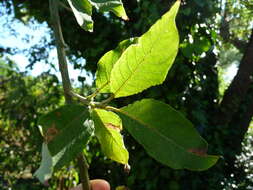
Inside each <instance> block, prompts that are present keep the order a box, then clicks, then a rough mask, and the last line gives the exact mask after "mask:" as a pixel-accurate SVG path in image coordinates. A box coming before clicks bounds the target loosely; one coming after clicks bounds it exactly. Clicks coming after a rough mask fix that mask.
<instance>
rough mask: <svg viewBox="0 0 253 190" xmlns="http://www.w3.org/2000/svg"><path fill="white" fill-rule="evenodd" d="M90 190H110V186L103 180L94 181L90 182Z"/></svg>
mask: <svg viewBox="0 0 253 190" xmlns="http://www.w3.org/2000/svg"><path fill="white" fill-rule="evenodd" d="M90 184H91V189H92V190H110V184H109V183H108V182H107V181H105V180H103V179H94V180H91V181H90Z"/></svg>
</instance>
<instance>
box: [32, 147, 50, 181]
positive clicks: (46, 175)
mask: <svg viewBox="0 0 253 190" xmlns="http://www.w3.org/2000/svg"><path fill="white" fill-rule="evenodd" d="M41 154H42V161H41V165H40V167H39V169H38V170H37V171H36V172H35V173H34V176H36V177H37V178H38V179H39V180H40V182H41V183H44V182H45V181H47V180H49V179H50V178H51V177H52V173H53V159H52V157H51V155H50V152H49V150H48V147H47V145H46V144H45V143H43V144H42V151H41Z"/></svg>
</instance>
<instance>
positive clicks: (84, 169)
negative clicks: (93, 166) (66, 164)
mask: <svg viewBox="0 0 253 190" xmlns="http://www.w3.org/2000/svg"><path fill="white" fill-rule="evenodd" d="M77 162H78V168H79V173H80V178H81V182H82V189H83V190H89V189H90V180H89V174H88V168H89V165H88V163H87V160H86V159H85V157H84V155H83V154H80V155H79V156H78V158H77Z"/></svg>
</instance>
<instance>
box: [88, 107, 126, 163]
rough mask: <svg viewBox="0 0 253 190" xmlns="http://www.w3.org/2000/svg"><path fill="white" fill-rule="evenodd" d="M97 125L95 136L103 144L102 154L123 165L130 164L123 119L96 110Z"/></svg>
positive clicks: (94, 117)
mask: <svg viewBox="0 0 253 190" xmlns="http://www.w3.org/2000/svg"><path fill="white" fill-rule="evenodd" d="M92 117H93V120H94V124H95V135H96V136H97V138H98V140H99V143H100V144H101V149H102V152H103V153H104V154H105V155H106V156H107V157H108V158H110V159H112V160H114V161H116V162H119V163H122V164H127V163H128V151H127V149H126V148H125V146H124V141H123V137H122V136H121V134H120V130H121V129H122V123H121V119H120V118H119V116H118V115H116V114H115V113H113V112H109V111H105V110H102V109H95V110H94V111H93V112H92Z"/></svg>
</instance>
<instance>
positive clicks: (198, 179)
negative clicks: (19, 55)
mask: <svg viewBox="0 0 253 190" xmlns="http://www.w3.org/2000/svg"><path fill="white" fill-rule="evenodd" d="M0 2H1V9H3V10H5V11H3V13H4V14H6V15H8V17H9V18H10V21H9V22H11V20H15V19H18V20H20V21H22V22H24V23H25V24H29V23H30V22H32V21H36V22H39V23H45V22H46V23H47V24H48V26H49V27H51V23H50V21H49V9H48V2H47V1H43V0H36V1H26V0H21V1H20V0H1V1H0ZM123 3H124V6H125V8H126V12H127V14H128V17H129V18H130V20H129V21H122V20H120V19H118V18H116V16H114V15H113V14H111V13H109V14H105V15H102V14H100V13H97V12H96V10H94V12H93V19H94V20H96V22H95V23H94V33H88V32H85V31H83V30H82V29H81V28H80V27H78V25H77V24H76V21H75V18H74V17H73V15H72V13H71V12H69V11H68V10H67V9H65V8H64V6H65V4H66V2H65V1H64V0H63V1H62V4H63V5H64V6H62V7H61V12H60V16H61V20H62V28H63V35H64V38H65V41H66V44H67V45H68V47H69V48H68V52H67V53H68V57H69V60H70V62H71V64H73V65H74V67H75V68H76V69H85V70H86V71H88V72H90V73H92V74H93V75H94V74H95V73H94V72H95V70H96V67H97V64H96V63H97V62H98V60H99V58H100V57H101V56H102V55H103V54H104V53H105V52H107V51H109V50H111V49H114V48H115V47H116V45H117V44H118V42H120V41H122V40H124V39H127V38H130V37H135V36H140V35H141V34H142V33H143V32H145V31H146V30H147V29H148V28H149V27H150V26H151V25H152V24H153V23H154V22H155V21H156V20H157V19H158V18H159V17H160V16H161V15H162V14H163V13H165V12H166V11H167V10H168V9H169V7H170V5H171V4H172V3H173V1H164V0H158V1H156V2H154V1H151V0H145V1H142V0H140V1H136V0H128V1H123ZM66 5H67V4H66ZM250 18H252V2H251V1H250V0H249V1H247V0H244V1H234V0H227V1H218V0H216V1H212V2H210V1H200V0H193V1H186V2H184V3H183V5H182V7H181V10H180V11H179V15H178V17H177V26H178V29H179V32H180V50H179V53H178V56H177V58H176V61H175V64H174V65H173V67H172V69H171V70H170V72H169V74H168V76H167V79H166V81H165V82H164V83H163V84H162V85H159V86H156V87H152V88H151V89H148V90H146V91H144V92H142V93H141V94H139V95H134V96H131V97H127V98H119V99H117V100H115V101H114V102H113V104H115V105H117V106H125V105H127V104H129V103H132V102H133V100H134V99H141V98H145V97H146V98H155V99H157V100H161V101H164V102H165V103H169V104H170V105H172V106H173V107H174V108H176V109H178V110H180V111H181V112H182V113H183V114H184V115H185V116H187V118H189V119H190V120H191V121H192V122H193V123H194V124H195V126H196V127H197V129H198V131H199V132H200V134H201V135H202V136H203V137H204V138H205V139H206V140H207V141H208V143H209V150H210V154H220V155H222V159H220V161H219V162H218V164H217V165H216V166H215V167H213V168H211V169H210V170H208V171H205V172H201V173H198V172H190V171H186V170H172V169H170V168H168V167H165V166H163V165H161V164H159V163H157V162H156V161H154V160H153V159H152V158H150V157H149V156H148V155H147V154H146V153H145V152H144V150H143V149H142V148H141V147H140V146H139V145H138V144H137V143H136V141H135V140H134V139H132V138H131V137H130V136H129V135H128V134H127V133H126V132H125V133H124V138H125V140H126V146H127V149H128V151H129V154H130V165H131V167H132V169H131V172H130V174H129V175H127V174H125V173H124V172H123V168H122V167H121V166H120V165H117V164H115V163H112V162H111V161H109V160H107V159H106V158H105V157H104V155H102V154H101V153H100V152H99V149H100V147H99V144H98V143H97V142H96V140H93V141H92V142H91V143H90V145H89V147H87V152H86V154H87V156H88V160H89V162H90V175H91V178H104V179H107V180H109V181H110V183H111V184H112V187H113V188H114V187H115V186H117V185H120V184H124V185H127V186H129V187H130V189H145V190H154V189H157V187H163V188H162V189H171V190H177V189H193V190H195V189H206V187H208V189H250V188H252V180H251V179H250V176H251V175H252V173H251V172H252V168H251V164H250V158H251V156H252V151H251V144H252V142H251V139H252V138H251V133H249V134H247V135H246V136H245V139H244V135H245V133H246V131H247V129H248V126H249V122H250V120H251V117H252V113H253V111H252V108H251V107H252V106H250V105H252V100H253V98H252V95H253V91H252V82H250V85H249V86H250V87H249V88H248V89H247V90H246V92H247V95H244V94H239V95H238V94H237V97H238V99H239V100H240V101H239V100H238V101H239V103H238V104H234V102H233V101H234V100H233V101H230V102H229V101H228V102H227V103H226V102H225V101H224V99H226V100H227V99H229V98H227V97H232V95H233V93H232V94H229V93H226V92H230V91H229V89H231V88H228V90H227V91H226V90H225V89H223V92H224V93H225V95H224V96H223V93H220V86H221V85H222V84H223V83H222V82H224V81H222V80H221V79H222V78H221V77H220V75H219V74H220V71H222V70H224V69H226V67H229V65H231V64H232V63H234V64H237V65H238V64H239V63H241V65H242V63H243V61H242V60H241V58H240V57H243V56H245V55H246V54H247V49H246V48H247V47H250V44H252V43H250V42H251V41H252V37H251V41H250V35H251V30H252V21H251V19H250ZM2 27H6V29H9V30H11V31H12V32H13V34H15V32H18V31H16V30H15V29H13V28H12V26H11V25H10V23H9V24H7V25H5V26H2ZM101 29H102V30H101ZM49 33H50V35H52V33H51V32H49ZM27 38H28V39H29V36H27ZM53 44H54V38H53V37H50V38H45V39H44V40H42V41H40V42H39V43H38V44H36V45H34V46H33V47H32V48H30V49H29V50H26V52H29V53H27V56H29V60H30V67H31V68H32V66H33V65H34V64H38V61H41V60H45V62H48V57H49V54H48V52H49V51H50V49H52V48H53V47H54V45H53ZM251 46H252V45H251ZM17 51H19V50H17V49H13V48H11V47H6V46H2V47H1V46H0V52H1V53H0V54H1V57H2V61H1V64H0V68H1V70H0V113H1V114H0V133H1V140H0V160H1V161H2V162H1V166H0V188H1V189H7V188H8V187H11V188H12V189H31V188H33V189H43V188H44V189H50V188H47V187H44V186H42V185H41V184H39V183H38V181H37V180H36V179H34V178H33V177H32V174H33V173H34V171H35V170H36V169H37V168H38V164H39V160H40V155H39V154H40V153H39V152H38V151H37V150H38V148H39V149H40V147H39V146H40V145H41V141H42V137H41V136H40V134H39V131H38V128H37V122H38V121H37V119H38V117H39V116H40V115H41V114H43V113H46V112H48V111H50V110H52V109H53V108H56V107H58V106H59V105H62V104H63V97H62V94H63V93H62V89H61V84H60V82H59V81H58V79H57V77H56V76H55V75H54V74H50V73H49V72H45V73H42V74H41V75H39V76H38V77H32V76H29V75H28V74H27V73H25V72H20V71H19V70H18V68H17V66H16V65H15V63H13V62H12V61H11V60H9V59H7V58H6V56H5V55H6V54H7V53H8V54H9V55H14V54H15V53H16V52H17ZM234 52H236V53H234ZM231 54H232V55H235V54H236V55H238V56H235V57H234V58H233V57H232V56H230V55H231ZM80 58H85V61H83V62H80V61H79V60H80ZM252 60H253V59H252ZM235 61H236V62H235ZM251 62H252V61H251ZM48 64H49V65H51V66H52V67H53V65H52V63H50V62H48ZM244 65H245V64H244ZM240 68H242V67H239V70H240ZM243 69H246V70H248V71H249V72H250V74H249V76H251V75H252V73H253V72H252V71H251V70H252V69H251V67H250V66H249V63H248V65H247V64H246V66H245V67H244V68H243ZM218 71H219V72H218ZM79 80H80V82H81V83H80V85H79V86H78V87H77V90H78V91H80V92H81V93H89V92H91V91H92V90H93V88H94V87H93V86H88V85H86V84H85V83H84V80H85V78H84V76H80V77H79ZM231 84H233V83H231ZM227 86H228V85H227ZM244 86H246V85H244ZM244 88H245V87H244ZM233 92H234V91H233ZM226 94H227V95H226ZM98 98H99V97H98ZM100 98H101V97H100ZM226 105H229V109H225V108H227V107H226ZM233 106H234V107H233ZM221 108H224V109H221ZM224 118H229V119H226V120H225V119H224ZM242 142H243V146H242ZM242 147H243V149H242ZM237 155H240V156H239V157H238V156H237ZM73 165H74V163H73V164H72V165H71V166H70V167H69V168H65V169H63V170H62V171H60V172H58V173H57V174H56V177H55V178H53V180H52V181H50V182H49V183H50V185H51V188H52V189H55V188H56V186H57V187H58V188H59V189H64V188H65V186H67V185H68V184H70V185H74V183H75V182H77V181H78V176H76V172H75V170H74V169H73Z"/></svg>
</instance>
